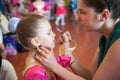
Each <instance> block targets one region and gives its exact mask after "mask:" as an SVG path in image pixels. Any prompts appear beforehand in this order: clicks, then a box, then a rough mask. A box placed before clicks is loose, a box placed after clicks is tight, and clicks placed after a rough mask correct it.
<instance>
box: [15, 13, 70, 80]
mask: <svg viewBox="0 0 120 80" xmlns="http://www.w3.org/2000/svg"><path fill="white" fill-rule="evenodd" d="M16 34H17V39H18V41H19V42H20V43H21V44H22V45H23V46H24V47H25V48H26V49H27V50H29V55H28V57H27V58H26V61H25V63H26V66H25V70H24V73H23V80H62V78H60V77H58V76H56V75H55V74H53V72H51V71H50V70H49V69H48V68H47V67H44V66H43V65H42V64H39V63H37V61H35V60H34V58H33V55H35V54H37V53H36V50H37V49H38V48H42V47H46V48H48V49H49V50H51V51H52V52H53V48H54V47H55V34H54V33H53V32H52V28H51V26H50V23H49V22H48V20H47V19H46V18H44V17H43V16H40V15H29V16H26V17H23V18H22V19H21V20H20V22H19V23H18V27H17V30H16ZM67 34H68V33H64V36H65V37H66V39H65V40H66V45H67V44H68V45H69V42H68V37H69V36H67ZM70 60H71V58H70V57H66V56H58V57H57V62H58V63H59V64H60V65H62V66H63V67H67V66H69V64H70Z"/></svg>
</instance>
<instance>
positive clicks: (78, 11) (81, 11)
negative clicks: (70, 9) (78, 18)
mask: <svg viewBox="0 0 120 80" xmlns="http://www.w3.org/2000/svg"><path fill="white" fill-rule="evenodd" d="M77 13H78V14H86V11H84V10H77Z"/></svg>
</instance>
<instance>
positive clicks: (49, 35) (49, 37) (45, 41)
mask: <svg viewBox="0 0 120 80" xmlns="http://www.w3.org/2000/svg"><path fill="white" fill-rule="evenodd" d="M39 39H40V42H41V45H42V46H45V47H47V48H54V47H55V34H54V33H53V32H52V28H51V26H50V24H49V23H48V22H46V24H44V26H43V27H42V28H41V31H40V35H39Z"/></svg>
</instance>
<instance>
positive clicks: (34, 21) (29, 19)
mask: <svg viewBox="0 0 120 80" xmlns="http://www.w3.org/2000/svg"><path fill="white" fill-rule="evenodd" d="M46 22H48V20H47V19H46V18H44V17H43V16H40V15H28V16H25V17H23V18H22V19H21V20H20V22H19V23H18V27H17V30H16V35H17V39H18V41H19V42H20V43H21V44H22V45H23V46H24V47H25V48H26V49H28V50H29V49H32V46H31V45H30V43H29V40H30V39H31V38H34V37H36V36H38V35H39V34H40V29H41V27H44V24H46Z"/></svg>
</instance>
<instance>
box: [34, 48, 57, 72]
mask: <svg viewBox="0 0 120 80" xmlns="http://www.w3.org/2000/svg"><path fill="white" fill-rule="evenodd" d="M33 57H34V59H35V60H36V61H38V63H40V64H43V65H44V66H46V67H48V68H49V69H51V70H53V68H54V67H55V66H56V64H58V63H57V61H56V58H55V55H54V53H53V49H51V50H49V49H47V48H45V47H43V46H41V47H40V48H38V49H37V50H36V54H34V56H33Z"/></svg>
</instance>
